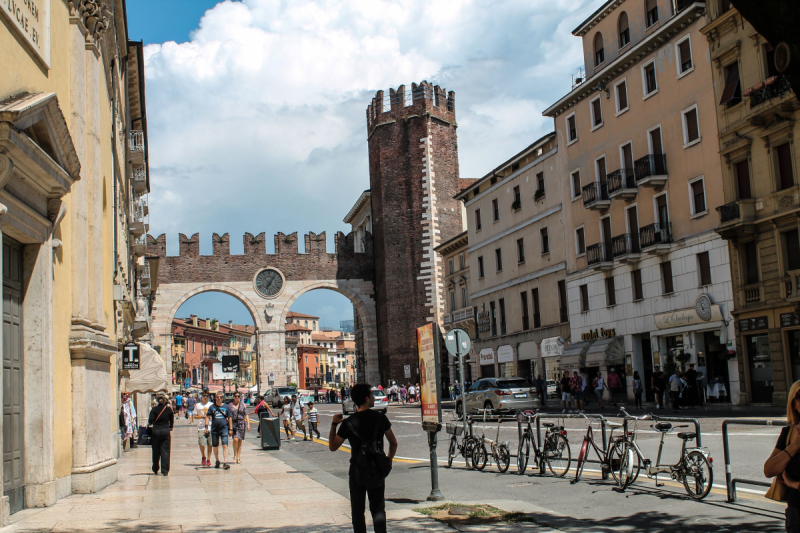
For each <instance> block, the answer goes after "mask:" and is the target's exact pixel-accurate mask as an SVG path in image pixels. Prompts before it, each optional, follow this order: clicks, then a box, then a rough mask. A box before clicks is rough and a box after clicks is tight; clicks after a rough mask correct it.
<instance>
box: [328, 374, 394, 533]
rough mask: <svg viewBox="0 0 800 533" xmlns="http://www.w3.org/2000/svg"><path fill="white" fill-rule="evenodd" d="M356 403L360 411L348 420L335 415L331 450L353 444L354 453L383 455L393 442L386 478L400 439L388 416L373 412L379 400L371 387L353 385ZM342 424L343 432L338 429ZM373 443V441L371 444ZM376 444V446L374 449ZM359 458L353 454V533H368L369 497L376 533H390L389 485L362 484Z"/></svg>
mask: <svg viewBox="0 0 800 533" xmlns="http://www.w3.org/2000/svg"><path fill="white" fill-rule="evenodd" d="M350 396H351V397H352V398H353V403H354V404H355V405H356V406H357V407H358V410H357V411H356V412H355V413H354V414H353V415H352V416H350V417H348V418H347V420H344V416H343V415H342V414H341V413H338V414H336V415H334V417H333V422H332V423H331V431H330V435H329V438H328V443H329V444H328V449H330V451H332V452H335V451H336V450H338V449H339V447H340V446H341V445H342V444H343V443H344V441H345V440H347V441H349V442H350V449H351V450H353V451H354V452H355V451H356V450H359V451H360V450H364V449H365V448H369V449H376V448H377V450H380V454H383V439H384V437H386V440H387V441H388V442H389V453H388V454H386V458H385V460H383V461H381V463H383V464H382V465H381V470H380V475H381V476H383V477H386V476H388V475H389V472H391V469H392V459H394V456H395V453H397V438H396V437H395V436H394V433H393V432H392V424H391V422H389V419H388V418H386V415H385V414H383V413H381V412H378V411H373V410H372V407H374V406H375V397H374V396H373V395H372V388H371V387H370V386H369V384H367V383H359V384H357V385H353V388H352V389H351V391H350ZM339 424H342V426H341V427H340V428H338V431H337V427H338V426H339ZM367 439H370V440H367ZM373 443H374V445H373ZM358 457H359V454H358V453H351V454H350V471H349V481H350V516H351V518H352V521H353V533H366V531H367V524H366V517H365V515H364V512H365V508H366V499H367V496H369V511H370V514H371V515H372V524H373V527H374V528H375V533H386V500H385V494H386V482H385V480H384V482H383V483H381V484H380V485H378V486H373V487H367V486H364V485H363V484H361V483H360V482H359V477H360V476H359V472H358V470H357V468H356V464H357V460H358Z"/></svg>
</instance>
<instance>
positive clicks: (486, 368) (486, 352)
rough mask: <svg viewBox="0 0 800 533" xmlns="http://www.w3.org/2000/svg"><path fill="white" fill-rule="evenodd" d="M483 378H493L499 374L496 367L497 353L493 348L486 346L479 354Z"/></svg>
mask: <svg viewBox="0 0 800 533" xmlns="http://www.w3.org/2000/svg"><path fill="white" fill-rule="evenodd" d="M479 357H480V366H481V375H480V377H482V378H493V377H495V376H496V375H497V374H496V373H495V369H494V362H495V354H494V350H493V349H492V348H484V349H483V350H481V353H480V355H479Z"/></svg>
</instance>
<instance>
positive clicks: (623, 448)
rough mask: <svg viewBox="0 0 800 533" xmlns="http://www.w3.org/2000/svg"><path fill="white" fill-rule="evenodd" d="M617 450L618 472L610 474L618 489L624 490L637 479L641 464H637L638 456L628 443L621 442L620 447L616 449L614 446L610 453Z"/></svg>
mask: <svg viewBox="0 0 800 533" xmlns="http://www.w3.org/2000/svg"><path fill="white" fill-rule="evenodd" d="M617 450H619V457H620V458H619V470H618V471H612V472H613V473H614V479H615V480H616V481H617V485H618V486H619V488H621V489H622V490H625V489H626V488H628V487H629V486H630V484H631V483H633V482H634V481H636V478H638V477H639V468H640V467H641V464H640V462H639V454H638V453H637V452H636V449H635V448H634V447H633V446H631V444H630V443H629V442H627V441H623V442H621V443H620V447H619V448H618V447H616V446H615V447H614V450H612V452H614V451H617ZM612 463H613V460H612Z"/></svg>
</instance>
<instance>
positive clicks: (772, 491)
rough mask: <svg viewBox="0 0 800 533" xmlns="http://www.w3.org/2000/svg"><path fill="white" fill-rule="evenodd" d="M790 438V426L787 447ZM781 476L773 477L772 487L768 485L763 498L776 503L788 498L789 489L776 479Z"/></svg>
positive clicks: (790, 427) (781, 475)
mask: <svg viewBox="0 0 800 533" xmlns="http://www.w3.org/2000/svg"><path fill="white" fill-rule="evenodd" d="M791 438H792V426H789V432H788V433H787V434H786V446H787V447H788V446H789V440H790V439H791ZM782 478H783V474H782V473H781V474H778V475H777V476H775V479H773V480H772V485H770V487H769V490H768V491H767V493H766V494H764V497H765V498H768V499H770V500H774V501H776V502H785V501H786V500H787V498H788V496H789V487H787V486H786V484H784V483H779V482H778V479H782Z"/></svg>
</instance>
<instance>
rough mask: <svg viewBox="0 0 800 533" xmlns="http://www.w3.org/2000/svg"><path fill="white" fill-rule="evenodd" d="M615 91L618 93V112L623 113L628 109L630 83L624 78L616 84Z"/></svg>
mask: <svg viewBox="0 0 800 533" xmlns="http://www.w3.org/2000/svg"><path fill="white" fill-rule="evenodd" d="M614 91H615V92H616V94H617V114H620V113H622V112H623V111H625V110H626V109H628V85H627V83H626V82H625V81H624V80H623V81H621V82H619V83H618V84H616V85H615V86H614Z"/></svg>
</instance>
